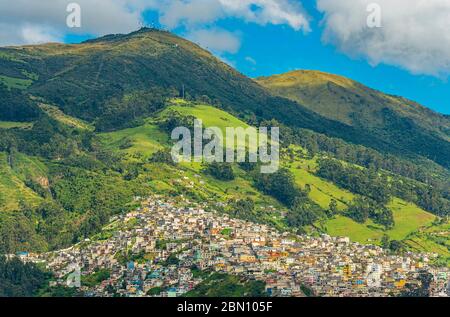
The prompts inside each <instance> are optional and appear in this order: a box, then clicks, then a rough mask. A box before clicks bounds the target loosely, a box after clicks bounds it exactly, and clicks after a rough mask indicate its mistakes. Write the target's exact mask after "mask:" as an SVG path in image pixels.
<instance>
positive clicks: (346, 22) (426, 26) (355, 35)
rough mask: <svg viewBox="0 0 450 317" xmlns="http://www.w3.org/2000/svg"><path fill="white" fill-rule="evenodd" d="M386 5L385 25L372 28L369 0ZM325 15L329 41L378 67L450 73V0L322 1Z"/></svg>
mask: <svg viewBox="0 0 450 317" xmlns="http://www.w3.org/2000/svg"><path fill="white" fill-rule="evenodd" d="M374 2H375V3H377V4H379V5H380V6H381V9H382V11H381V14H382V15H381V18H382V20H381V23H382V27H381V28H369V27H367V17H368V15H369V13H368V12H367V11H366V9H367V5H368V4H369V3H374ZM317 5H318V9H319V10H320V11H321V12H323V13H325V17H324V21H323V23H324V27H325V31H324V34H323V40H324V42H326V43H330V44H333V45H336V46H337V47H338V48H339V49H340V50H341V51H342V52H344V53H346V54H347V55H349V56H354V57H360V56H362V57H364V58H366V59H367V60H368V61H369V62H370V63H371V64H372V65H377V64H380V63H385V64H390V65H395V66H399V67H402V68H404V69H406V70H408V71H410V72H411V73H413V74H427V75H434V76H439V77H447V76H448V75H449V74H450V32H449V30H450V1H448V0H433V1H428V0H375V1H374V0H353V1H336V0H317Z"/></svg>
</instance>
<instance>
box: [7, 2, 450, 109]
mask: <svg viewBox="0 0 450 317" xmlns="http://www.w3.org/2000/svg"><path fill="white" fill-rule="evenodd" d="M27 1H28V0H22V1H21V2H20V3H22V5H21V4H20V3H19V2H12V3H8V4H6V2H4V3H3V2H0V45H15V44H29V43H41V42H46V41H47V42H48V41H64V42H67V43H76V42H80V41H82V40H85V39H87V38H92V37H96V36H100V35H104V34H109V33H127V32H130V31H132V30H136V29H137V28H138V27H139V25H140V24H142V22H144V23H145V24H147V25H152V24H153V25H155V26H159V27H163V28H166V29H169V30H171V31H172V32H174V33H176V34H178V35H180V36H183V37H186V38H188V39H190V40H193V41H194V42H197V43H199V44H200V45H202V46H204V47H205V48H207V49H209V50H211V51H212V52H213V53H214V54H215V55H216V56H218V57H219V58H221V59H222V60H224V61H226V62H228V63H229V64H231V65H232V66H234V67H235V68H237V69H238V70H239V71H241V72H242V73H244V74H246V75H248V76H250V77H258V76H269V75H272V74H279V73H283V72H287V71H291V70H296V69H310V70H320V71H324V72H329V73H333V74H338V75H343V76H346V77H349V78H351V79H354V80H357V81H359V82H361V83H363V84H365V85H367V86H370V87H372V88H375V89H378V90H381V91H383V92H386V93H389V94H394V95H400V96H404V97H407V98H409V99H412V100H415V101H417V102H419V103H421V104H423V105H425V106H427V107H429V108H432V109H434V110H436V111H438V112H441V113H446V114H450V84H449V83H448V81H447V78H449V75H450V35H448V30H450V18H449V16H450V1H447V2H445V1H429V2H423V1H421V0H377V1H376V2H377V3H378V4H379V6H380V12H381V13H382V15H381V17H382V19H381V21H382V28H377V29H369V28H367V27H365V26H366V25H365V24H366V23H367V22H366V21H367V15H368V13H367V4H368V3H372V2H373V1H371V0H345V1H336V0H133V1H131V0H98V2H96V5H94V4H93V2H92V1H89V0H78V1H77V2H78V3H79V4H80V6H81V9H82V21H83V27H82V28H80V29H69V28H67V27H66V17H67V12H66V7H65V5H64V4H65V2H67V3H69V2H72V1H70V0H59V1H58V2H55V1H54V0H40V1H31V0H30V1H28V4H29V5H28V8H27V9H26V10H24V8H23V2H27ZM55 3H57V4H58V6H55ZM86 34H88V35H86Z"/></svg>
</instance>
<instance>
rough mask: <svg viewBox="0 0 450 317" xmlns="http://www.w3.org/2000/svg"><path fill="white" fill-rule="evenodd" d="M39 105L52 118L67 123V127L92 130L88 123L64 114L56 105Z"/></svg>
mask: <svg viewBox="0 0 450 317" xmlns="http://www.w3.org/2000/svg"><path fill="white" fill-rule="evenodd" d="M39 107H40V108H41V109H42V110H44V111H45V112H46V113H47V114H48V115H49V116H50V117H52V118H53V119H55V120H57V121H59V122H61V123H63V124H65V125H68V126H69V127H72V128H75V129H80V130H89V131H93V130H94V127H93V126H91V125H90V124H89V123H87V122H85V121H83V120H80V119H77V118H74V117H71V116H69V115H66V114H65V113H64V112H62V111H61V110H60V109H59V108H58V107H55V106H51V105H47V104H40V105H39Z"/></svg>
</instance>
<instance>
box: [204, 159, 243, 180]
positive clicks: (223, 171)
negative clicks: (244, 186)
mask: <svg viewBox="0 0 450 317" xmlns="http://www.w3.org/2000/svg"><path fill="white" fill-rule="evenodd" d="M204 171H205V172H206V173H207V174H209V175H211V176H213V177H214V178H216V179H218V180H221V181H232V180H233V179H235V175H234V171H233V166H232V165H231V164H230V163H217V162H213V163H210V164H207V165H206V167H205V168H204Z"/></svg>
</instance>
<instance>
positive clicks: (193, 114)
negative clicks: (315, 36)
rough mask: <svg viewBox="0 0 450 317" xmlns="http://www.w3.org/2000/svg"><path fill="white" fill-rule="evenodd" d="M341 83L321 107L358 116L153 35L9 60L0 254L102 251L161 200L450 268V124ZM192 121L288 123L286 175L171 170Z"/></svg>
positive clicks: (244, 169)
mask: <svg viewBox="0 0 450 317" xmlns="http://www.w3.org/2000/svg"><path fill="white" fill-rule="evenodd" d="M330 76H331V75H330ZM331 78H334V77H331ZM333 80H335V79H333ZM335 84H336V83H335ZM336 85H337V84H336ZM346 85H348V86H349V87H350V85H351V86H352V87H354V88H352V89H350V88H349V87H341V88H339V94H338V95H336V96H335V95H334V94H333V96H334V97H333V98H332V99H320V98H319V100H321V101H320V102H321V103H322V102H323V103H324V104H328V103H330V107H331V106H336V105H338V106H339V107H341V106H342V107H344V105H347V106H346V107H348V109H350V110H349V111H348V112H347V113H346V115H345V116H343V117H336V116H333V115H332V114H333V113H334V112H333V110H330V111H329V112H328V113H327V112H325V111H324V110H323V109H328V108H326V107H324V108H321V109H322V110H321V109H316V108H314V107H312V106H311V104H310V103H309V101H310V100H309V99H306V97H305V96H307V97H308V98H311V100H312V99H313V95H314V94H316V95H317V96H319V97H321V98H326V96H329V95H327V94H328V93H327V92H326V91H322V90H321V89H319V90H314V89H312V88H311V89H312V90H307V89H306V88H305V89H306V91H307V95H305V96H303V95H302V96H303V97H302V98H296V97H295V96H291V95H286V96H285V97H288V98H290V99H292V100H290V99H286V98H284V97H280V96H274V95H273V94H272V93H273V92H272V93H271V92H269V91H268V90H266V89H265V88H264V87H263V86H260V85H259V84H258V83H256V82H255V81H253V80H251V79H249V78H247V77H245V76H243V75H242V74H239V73H238V72H237V71H235V70H233V69H232V68H231V67H229V66H227V65H225V64H224V63H222V62H220V61H219V60H217V59H216V58H214V57H213V56H212V55H211V54H209V53H208V52H206V51H204V50H202V49H201V48H199V47H198V46H196V45H194V44H192V43H190V42H188V41H186V40H184V39H181V38H179V37H176V36H174V35H172V34H170V33H167V32H161V31H158V30H153V29H142V30H140V31H138V32H134V33H132V34H128V35H111V36H106V37H103V38H100V39H97V40H94V41H88V42H85V43H82V44H76V45H62V44H46V45H40V46H25V47H11V48H2V49H0V92H1V94H0V189H1V190H0V236H1V239H0V254H1V253H15V252H19V251H46V250H53V249H58V248H63V247H66V246H70V245H72V244H75V243H79V242H82V241H83V240H84V239H86V238H88V237H90V238H92V239H104V238H105V237H107V236H108V234H109V232H108V231H107V230H106V231H105V230H103V231H102V228H103V226H104V225H105V224H106V223H108V221H109V219H110V218H111V217H113V216H115V215H117V214H121V213H123V212H126V211H128V210H131V209H133V208H135V207H136V206H137V204H138V203H137V200H138V197H142V196H147V195H149V194H155V193H156V194H161V195H166V196H180V195H183V196H184V197H188V198H189V199H191V200H194V201H199V202H207V203H208V204H209V206H210V207H209V208H210V209H214V210H217V211H219V212H222V213H227V214H230V215H231V216H233V217H238V218H241V219H245V220H249V221H254V222H258V223H265V224H268V225H271V226H274V227H275V228H278V229H283V230H290V231H292V232H296V233H309V234H313V235H314V234H321V233H329V234H332V235H346V236H349V237H350V238H351V239H352V240H354V241H358V242H361V243H373V244H379V245H383V246H384V247H386V248H388V249H390V250H392V252H404V251H406V250H417V251H427V252H435V253H437V254H439V256H440V257H439V261H442V262H443V263H447V262H448V260H449V255H450V252H449V247H450V243H449V240H448V238H447V237H448V230H449V227H448V226H449V225H448V214H449V211H450V181H449V180H450V171H449V170H448V167H449V162H450V161H449V158H450V148H449V146H450V142H449V140H448V130H446V129H447V127H448V118H446V117H444V116H441V115H438V114H435V113H432V112H431V111H427V110H426V109H425V108H423V107H422V106H419V105H416V104H412V103H411V102H409V101H405V100H403V99H401V98H398V97H391V96H385V95H381V93H380V94H378V93H375V92H373V91H369V90H365V88H364V87H362V85H359V84H356V83H354V82H348V83H347V84H346ZM331 86H332V85H331ZM332 87H334V86H332ZM344 88H345V89H344ZM301 89H303V88H301ZM333 89H337V88H336V87H334V88H333ZM280 94H281V93H280ZM355 94H360V95H359V98H360V99H361V98H362V99H361V104H364V107H361V108H360V109H359V110H358V111H359V112H358V111H356V110H355V107H356V105H357V104H358V102H359V101H355V100H356V99H354V98H356V97H355ZM330 98H331V97H330ZM365 98H366V99H365ZM337 100H339V102H337ZM358 100H359V99H358ZM334 101H336V103H331V102H334ZM380 103H381V105H380ZM306 104H307V106H305V105H306ZM402 105H409V107H410V108H408V109H409V110H405V109H404V108H402V107H403V106H402ZM345 109H347V108H345ZM194 118H200V119H202V120H203V122H204V124H205V126H215V127H219V128H220V129H222V130H224V129H225V128H226V127H239V126H241V127H248V126H279V127H280V128H281V147H282V149H281V168H280V170H279V171H278V172H276V173H274V174H268V175H264V174H261V173H259V165H258V164H249V163H240V164H237V163H236V164H219V163H214V164H206V163H205V164H202V163H180V164H175V163H174V162H173V161H172V159H171V156H170V147H171V145H172V141H171V140H170V133H171V131H172V129H173V128H174V127H177V126H187V127H192V126H193V120H194ZM436 120H437V121H436ZM365 122H368V123H370V125H366V123H365ZM433 122H437V123H436V124H433ZM225 282H226V280H225Z"/></svg>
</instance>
